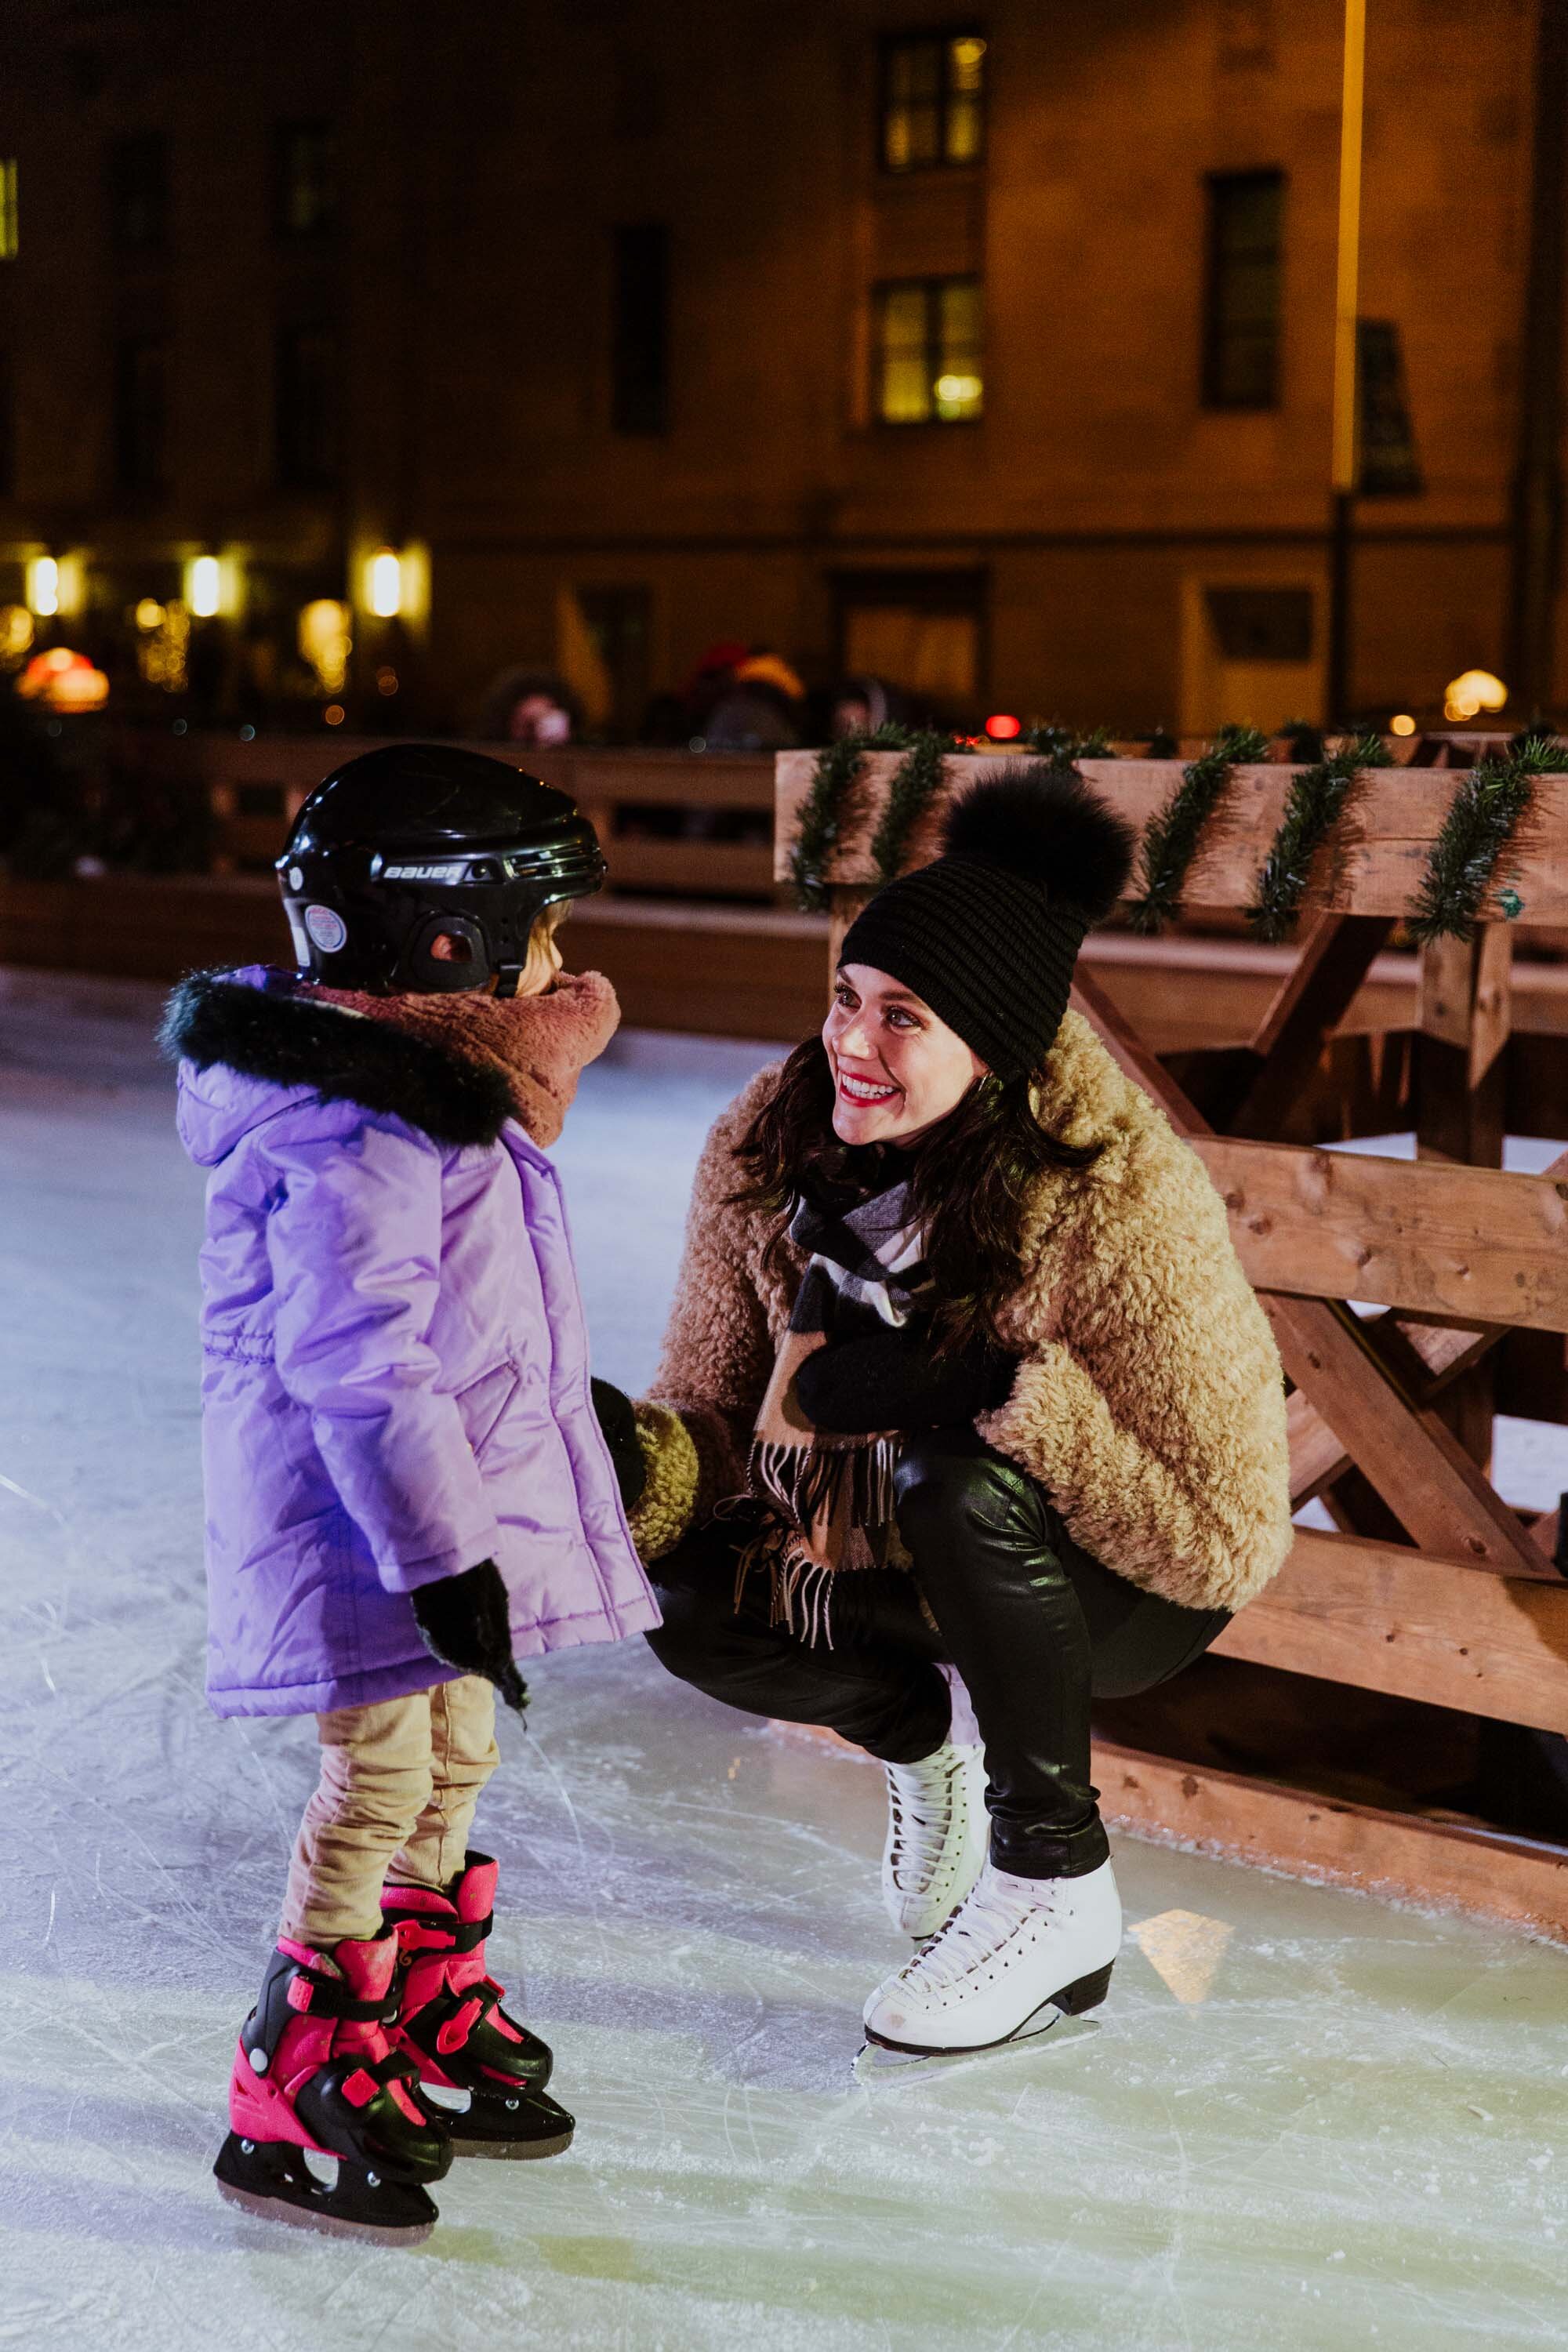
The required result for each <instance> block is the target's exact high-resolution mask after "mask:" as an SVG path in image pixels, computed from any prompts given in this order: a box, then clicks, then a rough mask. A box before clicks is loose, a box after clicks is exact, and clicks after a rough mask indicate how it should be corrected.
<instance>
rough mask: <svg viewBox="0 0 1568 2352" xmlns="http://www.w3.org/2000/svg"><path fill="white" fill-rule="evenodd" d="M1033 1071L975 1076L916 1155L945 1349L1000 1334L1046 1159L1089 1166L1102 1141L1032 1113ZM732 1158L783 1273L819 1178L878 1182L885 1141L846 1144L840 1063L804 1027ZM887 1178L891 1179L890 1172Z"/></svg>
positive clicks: (938, 1334) (939, 1338) (1052, 1164)
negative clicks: (837, 1078)
mask: <svg viewBox="0 0 1568 2352" xmlns="http://www.w3.org/2000/svg"><path fill="white" fill-rule="evenodd" d="M1032 1085H1033V1081H1032V1080H1031V1079H1030V1078H1027V1077H1023V1078H1014V1079H1010V1080H1008V1081H1006V1082H1004V1081H1003V1080H1001V1079H999V1078H994V1077H984V1078H979V1079H977V1080H976V1081H975V1083H974V1085H973V1086H972V1087H970V1088H969V1091H968V1092H967V1094H965V1095H964V1096H963V1097H962V1099H961V1100H960V1101H959V1102H958V1104H957V1105H956V1106H955V1108H953V1109H952V1110H951V1111H949V1113H948V1115H947V1117H946V1118H944V1119H941V1120H939V1121H938V1123H937V1125H936V1126H935V1127H933V1128H931V1129H929V1130H928V1132H927V1133H926V1134H924V1135H923V1136H921V1139H920V1142H919V1143H918V1144H917V1145H916V1146H915V1147H914V1149H913V1150H911V1152H910V1155H909V1162H908V1181H909V1187H910V1205H911V1207H912V1209H913V1211H914V1214H915V1217H916V1219H917V1220H918V1222H919V1223H921V1224H923V1225H924V1227H925V1230H926V1257H925V1262H926V1265H927V1267H928V1268H929V1270H930V1272H931V1277H932V1281H933V1284H934V1286H935V1291H936V1297H937V1301H938V1304H937V1308H936V1318H935V1326H934V1329H935V1338H936V1343H937V1346H938V1349H940V1350H943V1351H945V1350H947V1349H957V1348H962V1347H964V1346H965V1345H967V1344H968V1343H969V1342H970V1341H972V1340H985V1339H993V1338H994V1336H995V1317H996V1314H997V1311H998V1309H999V1308H1000V1307H1001V1306H1002V1304H1003V1302H1004V1300H1005V1299H1006V1298H1008V1297H1011V1295H1012V1293H1013V1292H1014V1291H1015V1290H1016V1288H1017V1286H1018V1284H1019V1281H1020V1280H1021V1278H1022V1276H1023V1270H1024V1269H1023V1234H1024V1217H1025V1213H1026V1210H1027V1207H1028V1203H1029V1198H1030V1195H1031V1193H1032V1192H1033V1191H1034V1189H1035V1184H1036V1181H1037V1179H1038V1178H1039V1177H1040V1176H1042V1175H1043V1174H1044V1173H1045V1171H1047V1169H1052V1168H1056V1169H1084V1168H1089V1167H1090V1166H1092V1164H1093V1163H1094V1161H1095V1160H1098V1159H1099V1157H1100V1145H1099V1144H1097V1143H1094V1144H1089V1145H1080V1144H1074V1143H1063V1142H1062V1141H1060V1140H1059V1139H1058V1138H1057V1137H1056V1136H1053V1135H1049V1134H1047V1131H1046V1129H1044V1128H1043V1127H1042V1126H1041V1125H1040V1123H1039V1120H1038V1119H1037V1118H1036V1116H1035V1111H1034V1106H1033V1104H1032V1102H1031V1100H1030V1089H1031V1087H1032ZM735 1157H736V1159H737V1160H739V1162H740V1164H741V1166H742V1168H743V1169H744V1170H745V1171H746V1180H747V1181H744V1182H743V1183H742V1185H741V1187H740V1189H739V1190H738V1191H737V1192H735V1193H733V1194H732V1195H731V1198H732V1199H733V1200H734V1201H735V1202H739V1203H745V1204H747V1205H749V1206H755V1207H758V1208H763V1209H770V1210H772V1211H773V1213H774V1214H775V1215H776V1216H777V1218H778V1226H777V1230H776V1231H775V1232H774V1233H773V1236H772V1237H771V1239H770V1241H769V1244H768V1251H767V1256H768V1262H769V1264H770V1265H771V1266H772V1267H773V1270H774V1271H775V1272H776V1271H778V1270H779V1269H780V1267H781V1265H782V1262H783V1257H784V1237H785V1234H786V1233H787V1230H788V1225H789V1220H790V1216H791V1214H792V1213H793V1211H794V1208H795V1202H797V1201H798V1200H799V1199H800V1197H801V1196H802V1194H803V1193H805V1192H809V1190H810V1188H811V1186H812V1184H813V1181H814V1180H816V1181H826V1182H827V1183H829V1184H837V1183H840V1182H846V1181H854V1180H856V1179H863V1180H864V1181H866V1184H867V1189H868V1192H874V1191H876V1190H877V1188H878V1161H879V1160H880V1159H881V1158H882V1157H883V1154H882V1151H881V1149H880V1147H879V1146H877V1145H875V1144H872V1145H868V1146H860V1147H858V1148H856V1149H851V1148H850V1147H849V1146H848V1145H847V1144H843V1143H841V1142H840V1141H839V1139H838V1138H837V1135H835V1133H834V1131H833V1073H832V1070H831V1068H830V1067H829V1066H828V1060H827V1049H826V1046H825V1045H824V1044H823V1042H822V1040H821V1038H820V1037H808V1038H807V1039H806V1041H805V1045H797V1046H796V1047H795V1052H794V1053H793V1054H792V1055H790V1057H789V1060H788V1061H787V1062H786V1063H785V1064H784V1074H783V1076H782V1077H781V1078H780V1080H779V1083H778V1087H777V1089H776V1091H775V1092H774V1094H773V1097H772V1099H771V1100H770V1101H768V1102H766V1103H764V1104H763V1108H762V1109H761V1110H760V1111H759V1112H758V1113H757V1116H756V1118H754V1119H753V1120H752V1124H751V1126H750V1127H749V1128H748V1129H747V1130H746V1132H745V1134H744V1135H743V1136H742V1139H741V1141H740V1143H739V1144H738V1145H737V1146H736V1150H735ZM883 1181H894V1180H893V1179H892V1178H891V1176H890V1175H889V1176H888V1177H886V1178H884V1179H883Z"/></svg>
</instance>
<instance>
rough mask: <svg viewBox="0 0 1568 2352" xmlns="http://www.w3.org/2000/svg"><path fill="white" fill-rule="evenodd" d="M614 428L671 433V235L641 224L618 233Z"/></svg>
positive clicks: (612, 352)
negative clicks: (669, 431)
mask: <svg viewBox="0 0 1568 2352" xmlns="http://www.w3.org/2000/svg"><path fill="white" fill-rule="evenodd" d="M612 266H613V285H612V296H611V299H612V301H613V304H614V310H613V315H612V320H611V329H610V367H611V374H612V390H611V398H610V422H611V423H612V425H614V426H615V429H616V432H617V433H665V432H668V429H669V231H668V228H666V227H665V226H663V224H662V223H661V222H658V221H640V222H636V223H633V224H632V225H631V226H627V227H625V228H618V229H616V232H615V252H614V258H613V265H612Z"/></svg>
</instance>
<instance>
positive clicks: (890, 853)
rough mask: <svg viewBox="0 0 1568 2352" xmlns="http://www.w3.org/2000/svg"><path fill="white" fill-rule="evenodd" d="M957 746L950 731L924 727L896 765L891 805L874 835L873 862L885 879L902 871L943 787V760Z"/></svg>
mask: <svg viewBox="0 0 1568 2352" xmlns="http://www.w3.org/2000/svg"><path fill="white" fill-rule="evenodd" d="M957 748H958V746H957V744H956V742H955V741H954V739H953V738H952V736H951V735H943V734H942V732H941V731H940V730H938V729H936V728H922V729H921V731H920V733H919V734H918V735H916V737H915V738H914V740H913V741H912V742H911V743H910V748H909V750H908V751H906V752H905V754H904V756H903V758H902V759H901V760H900V761H899V764H898V766H897V767H896V768H895V769H894V771H893V773H892V777H891V780H890V781H889V785H888V805H887V807H886V808H885V809H884V810H883V811H882V821H881V823H880V824H879V825H878V827H877V830H876V832H875V834H874V835H872V838H871V862H872V864H873V865H874V866H876V869H877V873H878V876H879V879H880V880H882V881H883V882H892V881H894V880H896V879H897V877H898V876H899V875H900V874H901V873H902V872H903V866H904V856H905V853H906V852H907V850H908V848H909V845H910V835H911V834H912V833H913V831H914V829H915V827H916V825H917V824H919V823H920V821H921V817H922V816H924V814H925V813H926V811H927V809H928V808H929V807H930V806H931V803H932V801H933V800H934V799H935V798H936V796H937V794H938V793H940V792H941V790H942V762H943V761H944V760H945V759H946V758H947V755H948V753H949V752H950V751H956V750H957Z"/></svg>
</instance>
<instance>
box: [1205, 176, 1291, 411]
mask: <svg viewBox="0 0 1568 2352" xmlns="http://www.w3.org/2000/svg"><path fill="white" fill-rule="evenodd" d="M1208 202H1209V218H1208V283H1207V287H1206V289H1205V304H1204V405H1205V408H1276V407H1278V406H1279V289H1280V276H1281V268H1280V263H1281V251H1280V236H1281V229H1282V225H1283V219H1284V210H1285V175H1284V173H1282V172H1238V173H1227V174H1226V175H1225V176H1223V177H1220V178H1216V179H1211V180H1210V182H1209V184H1208Z"/></svg>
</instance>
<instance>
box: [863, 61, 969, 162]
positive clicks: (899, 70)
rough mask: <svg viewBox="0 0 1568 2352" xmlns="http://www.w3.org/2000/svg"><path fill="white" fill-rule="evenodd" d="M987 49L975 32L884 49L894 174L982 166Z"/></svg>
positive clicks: (887, 143) (885, 116)
mask: <svg viewBox="0 0 1568 2352" xmlns="http://www.w3.org/2000/svg"><path fill="white" fill-rule="evenodd" d="M984 100H985V43H984V41H983V40H982V39H981V37H980V35H979V34H978V33H974V32H963V33H935V34H930V33H926V34H918V35H915V36H912V37H908V38H900V39H898V40H892V41H885V42H884V43H883V45H882V136H881V154H882V163H883V164H884V166H885V168H886V169H887V170H888V171H889V172H921V171H928V170H930V169H931V168H932V167H933V166H935V165H939V164H942V163H978V162H979V161H980V158H981V155H982V153H983V152H984V144H985V116H984Z"/></svg>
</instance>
